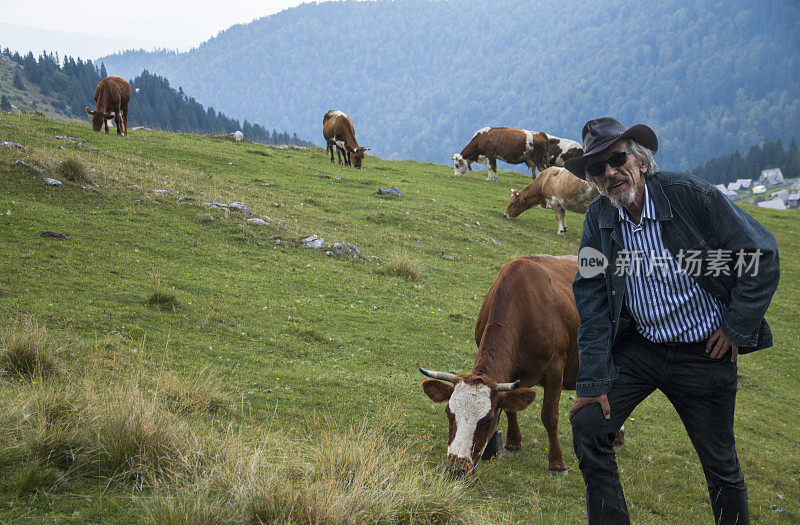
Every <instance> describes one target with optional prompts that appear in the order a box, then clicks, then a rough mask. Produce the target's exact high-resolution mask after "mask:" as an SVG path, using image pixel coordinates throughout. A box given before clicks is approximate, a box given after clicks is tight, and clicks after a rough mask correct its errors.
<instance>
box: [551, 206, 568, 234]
mask: <svg viewBox="0 0 800 525" xmlns="http://www.w3.org/2000/svg"><path fill="white" fill-rule="evenodd" d="M553 211H554V212H555V214H556V219H558V234H559V235H563V234H564V232H565V231H567V221H566V220H565V219H564V215H566V212H565V211H564V208H562V207H561V205H560V204H554V205H553Z"/></svg>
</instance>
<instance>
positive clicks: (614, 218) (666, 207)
mask: <svg viewBox="0 0 800 525" xmlns="http://www.w3.org/2000/svg"><path fill="white" fill-rule="evenodd" d="M645 183H646V184H647V191H648V193H649V195H650V199H651V200H652V201H653V206H654V207H655V209H656V220H657V221H668V220H670V219H672V206H670V204H669V199H667V195H666V193H664V188H663V187H662V186H661V180H660V179H659V173H654V174H653V175H651V176H650V177H648V178H647V180H646V181H645ZM601 198H602V199H603V205H602V208H601V209H600V216H599V223H600V227H601V228H610V229H612V230H613V229H614V228H616V227H617V225H619V210H618V209H617V208H615V207H614V205H613V204H611V201H609V200H608V197H604V196H602V197H601Z"/></svg>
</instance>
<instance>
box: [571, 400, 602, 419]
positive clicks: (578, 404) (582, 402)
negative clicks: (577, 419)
mask: <svg viewBox="0 0 800 525" xmlns="http://www.w3.org/2000/svg"><path fill="white" fill-rule="evenodd" d="M592 403H600V408H602V409H603V417H605V418H606V419H611V405H609V404H608V396H607V395H605V394H602V395H599V396H591V397H579V398H578V399H577V400H576V401H575V404H574V405H572V409H571V410H570V411H569V420H570V421H572V416H574V415H575V413H576V412H577V411H578V410H580V409H582V408H583V407H585V406H586V405H590V404H592Z"/></svg>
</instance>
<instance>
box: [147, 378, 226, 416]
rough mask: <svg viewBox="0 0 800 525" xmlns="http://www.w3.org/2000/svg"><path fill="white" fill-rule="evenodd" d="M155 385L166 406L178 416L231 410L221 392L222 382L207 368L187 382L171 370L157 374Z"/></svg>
mask: <svg viewBox="0 0 800 525" xmlns="http://www.w3.org/2000/svg"><path fill="white" fill-rule="evenodd" d="M156 385H157V387H158V388H159V389H160V393H161V395H162V396H163V397H164V399H165V401H166V403H167V406H168V407H169V408H170V410H172V411H173V412H176V413H180V414H199V413H209V414H216V413H220V412H225V411H227V410H229V409H230V408H231V401H230V399H229V398H228V396H226V395H225V394H224V393H223V392H222V380H221V379H220V378H219V377H218V376H217V375H215V374H214V373H212V372H211V371H210V370H209V369H208V368H203V369H202V370H201V371H200V372H198V373H197V374H195V375H193V376H192V377H191V378H189V379H188V380H183V379H181V378H180V377H178V375H177V374H175V373H174V372H172V371H171V370H169V371H168V370H165V371H163V372H161V373H160V374H158V376H157V379H156Z"/></svg>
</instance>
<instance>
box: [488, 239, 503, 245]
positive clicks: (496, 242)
mask: <svg viewBox="0 0 800 525" xmlns="http://www.w3.org/2000/svg"><path fill="white" fill-rule="evenodd" d="M486 239H487V240H489V241H492V242H493V243H495V244H498V245H499V244H500V241H496V240H494V239H492V238H491V237H487V238H486Z"/></svg>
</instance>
